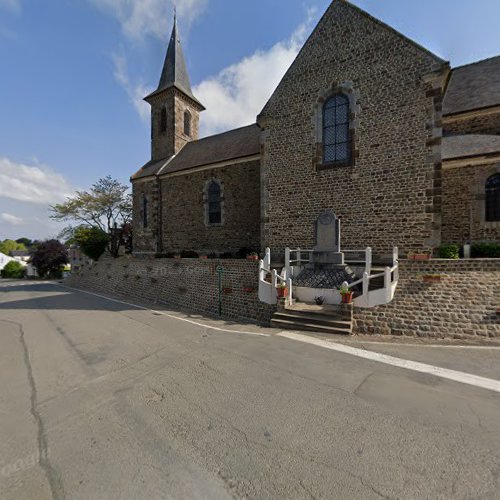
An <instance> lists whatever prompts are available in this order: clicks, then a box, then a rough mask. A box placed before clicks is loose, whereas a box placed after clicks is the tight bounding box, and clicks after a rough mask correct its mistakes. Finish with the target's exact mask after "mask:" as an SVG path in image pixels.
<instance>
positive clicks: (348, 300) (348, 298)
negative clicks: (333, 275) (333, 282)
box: [342, 292, 352, 304]
mask: <svg viewBox="0 0 500 500" xmlns="http://www.w3.org/2000/svg"><path fill="white" fill-rule="evenodd" d="M342 304H352V292H347V293H343V294H342Z"/></svg>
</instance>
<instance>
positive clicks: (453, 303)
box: [354, 259, 500, 339]
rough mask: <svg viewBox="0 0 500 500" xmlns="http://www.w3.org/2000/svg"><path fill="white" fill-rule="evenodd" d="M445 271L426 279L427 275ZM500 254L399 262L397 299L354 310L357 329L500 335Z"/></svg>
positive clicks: (361, 331) (450, 335) (424, 334)
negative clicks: (431, 280)
mask: <svg viewBox="0 0 500 500" xmlns="http://www.w3.org/2000/svg"><path fill="white" fill-rule="evenodd" d="M436 274H439V275H441V281H439V282H436V283H426V282H425V281H424V275H436ZM497 311H500V259H470V260H456V261H455V260H442V259H434V260H429V261H409V260H401V261H400V275H399V283H398V287H397V289H396V296H395V298H394V300H393V301H392V302H391V303H390V304H388V305H385V306H379V307H375V308H373V309H361V308H355V309H354V332H355V333H359V334H382V335H408V336H419V337H440V338H444V337H447V338H456V339H466V338H471V337H476V338H477V337H479V336H480V337H500V312H497Z"/></svg>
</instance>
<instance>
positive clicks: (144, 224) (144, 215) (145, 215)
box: [142, 195, 148, 228]
mask: <svg viewBox="0 0 500 500" xmlns="http://www.w3.org/2000/svg"><path fill="white" fill-rule="evenodd" d="M142 227H144V228H147V227H148V199H147V198H146V195H143V196H142Z"/></svg>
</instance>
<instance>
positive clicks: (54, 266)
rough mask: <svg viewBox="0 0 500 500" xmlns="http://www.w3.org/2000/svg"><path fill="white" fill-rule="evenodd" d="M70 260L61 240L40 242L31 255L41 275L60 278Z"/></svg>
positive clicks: (32, 261)
mask: <svg viewBox="0 0 500 500" xmlns="http://www.w3.org/2000/svg"><path fill="white" fill-rule="evenodd" d="M68 262H69V260H68V252H67V250H66V247H65V246H64V245H63V244H62V243H61V242H60V241H59V240H47V241H42V242H40V243H39V244H38V245H37V247H36V250H35V251H34V252H33V255H32V256H31V263H32V264H33V265H34V266H35V267H36V269H37V271H38V275H39V276H40V277H43V278H44V277H50V278H60V277H61V275H62V269H63V268H64V266H65V265H66V264H67V263H68Z"/></svg>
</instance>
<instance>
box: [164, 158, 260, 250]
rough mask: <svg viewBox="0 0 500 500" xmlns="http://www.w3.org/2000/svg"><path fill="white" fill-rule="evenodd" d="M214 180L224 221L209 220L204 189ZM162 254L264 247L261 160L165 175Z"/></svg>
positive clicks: (258, 248)
mask: <svg viewBox="0 0 500 500" xmlns="http://www.w3.org/2000/svg"><path fill="white" fill-rule="evenodd" d="M212 179H216V180H218V181H219V182H220V184H221V188H222V220H223V223H222V224H221V225H217V226H211V225H208V224H207V220H206V214H205V210H206V206H205V200H204V193H205V188H206V185H207V182H208V181H210V180H212ZM161 183H162V185H161V196H162V222H163V224H162V238H163V251H164V252H179V251H182V250H195V251H197V252H202V253H210V252H212V251H216V252H236V251H238V250H239V249H240V248H244V247H248V248H254V249H255V250H260V204H259V200H260V191H259V190H260V163H259V161H252V162H247V163H241V164H237V165H230V166H226V167H221V168H216V169H210V170H203V171H200V172H193V173H186V174H185V175H179V176H169V177H164V178H162V179H161Z"/></svg>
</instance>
